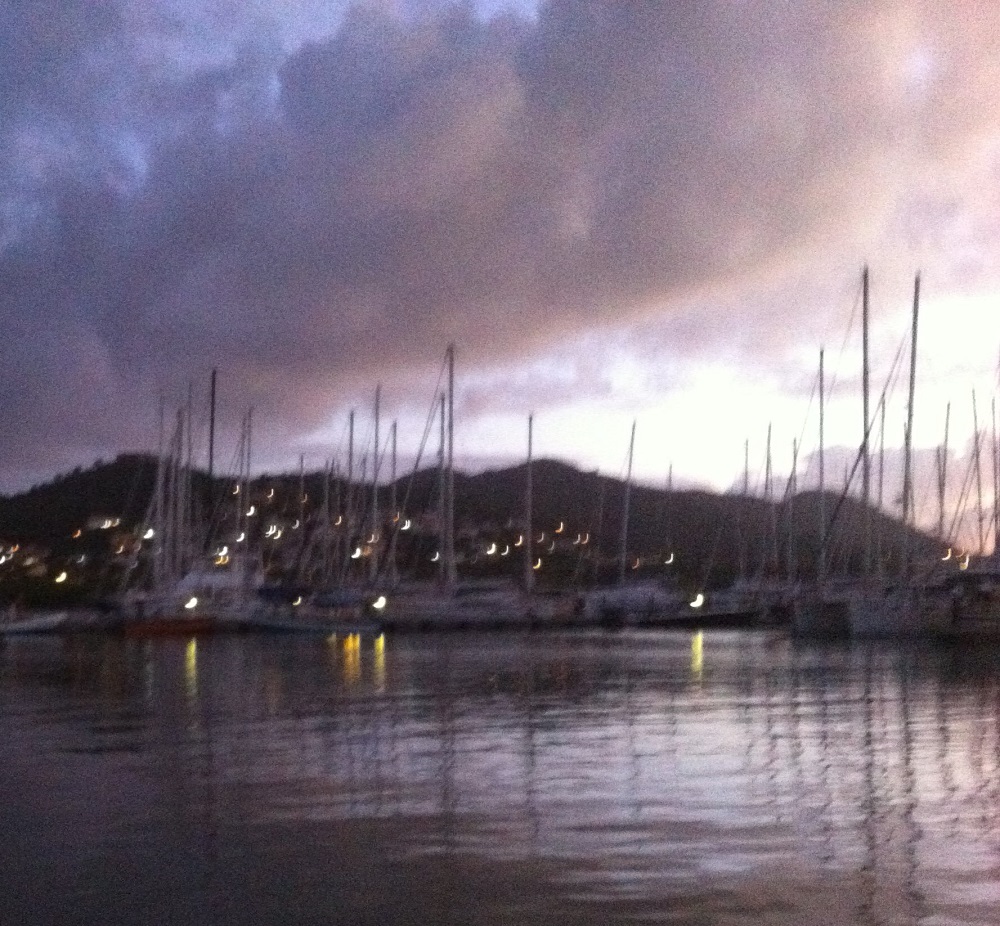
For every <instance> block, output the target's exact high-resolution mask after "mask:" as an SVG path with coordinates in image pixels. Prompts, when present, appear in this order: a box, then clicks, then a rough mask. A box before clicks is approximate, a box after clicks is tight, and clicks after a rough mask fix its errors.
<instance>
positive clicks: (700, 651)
mask: <svg viewBox="0 0 1000 926" xmlns="http://www.w3.org/2000/svg"><path fill="white" fill-rule="evenodd" d="M704 657H705V635H704V633H703V632H702V631H701V630H699V631H698V632H697V633H696V634H694V636H692V637H691V674H692V675H695V676H699V677H700V676H701V670H702V667H703V665H704Z"/></svg>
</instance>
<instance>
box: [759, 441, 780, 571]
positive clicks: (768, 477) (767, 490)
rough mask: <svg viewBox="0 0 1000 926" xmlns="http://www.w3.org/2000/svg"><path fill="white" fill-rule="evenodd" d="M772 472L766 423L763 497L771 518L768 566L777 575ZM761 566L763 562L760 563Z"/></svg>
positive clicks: (776, 542)
mask: <svg viewBox="0 0 1000 926" xmlns="http://www.w3.org/2000/svg"><path fill="white" fill-rule="evenodd" d="M773 482H774V474H773V473H772V471H771V424H770V423H768V425H767V460H766V462H765V464H764V499H765V501H766V502H767V509H768V512H769V514H770V519H771V542H770V544H769V546H770V547H771V551H770V564H769V565H770V567H771V572H772V574H773V575H777V573H778V568H779V562H778V512H777V511H775V508H774V486H773ZM761 565H762V566H763V564H761Z"/></svg>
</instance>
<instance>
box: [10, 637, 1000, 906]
mask: <svg viewBox="0 0 1000 926" xmlns="http://www.w3.org/2000/svg"><path fill="white" fill-rule="evenodd" d="M0 788H2V800H0V923H4V924H6V923H19V924H64V923H65V924H69V923H73V924H91V923H93V924H98V923H99V924H102V926H103V924H112V923H140V922H141V923H157V924H159V923H164V924H166V923H177V924H185V926H186V924H208V923H212V924H216V923H225V924H229V923H238V924H244V923H246V924H250V923H255V924H271V923H273V924H284V923H324V924H337V923H350V924H355V923H357V924H368V923H371V924H376V923H378V924H390V926H391V924H404V923H405V924H411V923H412V924H539V926H540V924H570V923H572V924H575V926H581V924H591V923H593V924H597V923H601V924H604V923H675V924H710V923H713V924H714V923H725V924H741V923H778V924H782V923H787V924H804V923H816V924H820V923H822V924H831V923H838V924H839V923H858V924H882V923H892V924H897V923H899V924H906V923H927V924H953V923H954V924H972V923H1000V912H998V910H1000V908H998V906H997V904H998V901H1000V657H994V656H993V655H992V654H991V653H989V652H987V651H985V650H961V649H953V650H948V649H939V650H935V649H931V648H919V647H901V646H898V645H887V644H878V645H876V644H872V645H865V646H860V645H855V646H853V647H820V646H803V645H798V644H793V643H792V642H790V641H789V640H787V639H786V638H784V637H783V636H782V635H780V634H774V633H754V634H748V633H706V634H704V635H700V634H687V633H668V634H663V633H629V632H625V633H619V634H602V633H594V634H581V633H578V634H565V635H547V634H537V635H515V634H509V635H488V636H482V635H449V636H441V637H436V636H412V637H389V638H383V639H380V640H377V641H376V640H371V639H367V638H365V639H360V640H359V639H357V638H348V639H346V640H345V639H343V638H341V639H339V640H321V639H314V638H307V639H303V638H286V637H253V636H247V637H225V636H220V637H217V638H198V639H191V640H164V641H155V642H143V641H132V640H123V639H116V638H113V637H107V638H104V637H99V636H95V637H80V638H73V639H65V640H63V639H58V638H53V639H42V638H40V639H34V640H31V639H23V640H16V641H15V640H12V641H10V642H8V644H7V645H6V647H5V648H4V649H3V650H0Z"/></svg>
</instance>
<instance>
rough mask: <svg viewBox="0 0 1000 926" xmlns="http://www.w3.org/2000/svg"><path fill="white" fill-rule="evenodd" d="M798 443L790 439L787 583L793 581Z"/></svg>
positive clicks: (786, 555)
mask: <svg viewBox="0 0 1000 926" xmlns="http://www.w3.org/2000/svg"><path fill="white" fill-rule="evenodd" d="M798 469H799V442H798V440H797V439H796V438H792V472H791V473H790V475H789V477H788V499H787V502H786V504H787V510H786V513H785V519H786V523H787V525H788V545H787V547H786V548H785V561H786V565H785V577H786V579H787V580H788V581H789V582H794V581H795V576H796V568H795V493H796V492H797V491H798Z"/></svg>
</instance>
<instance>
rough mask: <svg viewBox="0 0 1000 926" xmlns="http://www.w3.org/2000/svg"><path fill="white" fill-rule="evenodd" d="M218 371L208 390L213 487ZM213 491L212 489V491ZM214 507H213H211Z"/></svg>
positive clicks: (210, 481) (214, 372) (213, 369)
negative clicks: (216, 381)
mask: <svg viewBox="0 0 1000 926" xmlns="http://www.w3.org/2000/svg"><path fill="white" fill-rule="evenodd" d="M216 373H217V371H216V369H215V367H213V368H212V385H211V386H210V387H209V390H208V484H209V487H211V485H212V477H213V476H214V475H215V378H216ZM210 491H211V489H210ZM209 507H210V508H211V507H213V506H212V505H210V506H209Z"/></svg>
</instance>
